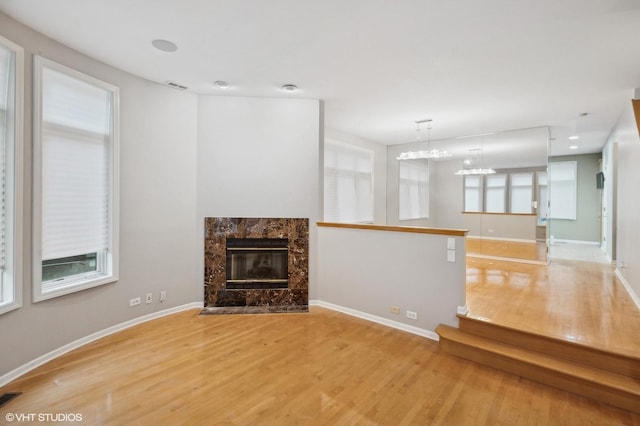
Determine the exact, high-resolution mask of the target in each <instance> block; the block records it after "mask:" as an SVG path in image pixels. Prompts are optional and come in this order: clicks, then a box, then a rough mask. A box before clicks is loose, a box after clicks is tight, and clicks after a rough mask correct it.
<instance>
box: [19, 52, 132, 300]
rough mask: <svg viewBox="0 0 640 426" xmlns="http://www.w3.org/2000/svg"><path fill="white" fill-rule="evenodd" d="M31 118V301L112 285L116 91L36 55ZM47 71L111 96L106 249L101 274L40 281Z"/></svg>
mask: <svg viewBox="0 0 640 426" xmlns="http://www.w3.org/2000/svg"><path fill="white" fill-rule="evenodd" d="M33 68H34V71H33V75H34V85H33V87H34V89H33V91H34V106H33V110H34V118H33V126H34V129H33V132H34V137H33V142H34V143H33V159H34V160H33V165H34V166H33V168H34V170H33V179H34V181H33V270H32V274H33V280H32V281H33V291H32V298H33V302H34V303H35V302H40V301H44V300H48V299H52V298H55V297H59V296H64V295H66V294H71V293H75V292H78V291H82V290H86V289H89V288H93V287H97V286H101V285H104V284H109V283H112V282H115V281H117V280H118V278H119V220H118V219H119V186H120V185H119V162H120V160H119V158H120V155H119V139H120V138H119V134H120V132H119V126H120V123H119V122H120V118H119V116H120V114H119V89H118V87H116V86H113V85H111V84H109V83H106V82H104V81H101V80H99V79H97V78H94V77H92V76H90V75H87V74H84V73H82V72H80V71H77V70H75V69H72V68H69V67H67V66H65V65H62V64H59V63H57V62H55V61H52V60H50V59H47V58H44V57H42V56H39V55H34V67H33ZM44 68H49V69H51V70H53V71H56V72H59V73H62V74H64V75H66V76H68V77H71V78H75V79H78V80H80V81H83V82H85V83H88V84H91V85H95V86H97V87H100V88H102V89H104V90H107V91H109V92H110V93H111V96H112V97H111V99H112V105H111V108H110V110H111V114H112V122H111V129H110V130H111V138H110V143H109V145H108V147H109V149H108V155H109V165H108V167H107V170H108V173H109V177H108V182H109V186H108V192H109V193H108V195H107V203H108V206H109V208H108V224H109V231H108V241H109V242H108V249H107V251H106V252H105V253H104V254H100V255H99V259H98V263H99V264H101V267H102V268H103V271H95V272H90V273H83V274H78V275H70V276H66V277H64V278H62V279H60V280H56V281H55V283H56V284H53V283H52V282H51V281H49V282H43V281H42V266H43V261H42V220H43V214H42V207H43V195H44V194H43V184H42V177H43V168H42V167H43V163H42V162H43V152H42V151H43V128H44V122H43V69H44Z"/></svg>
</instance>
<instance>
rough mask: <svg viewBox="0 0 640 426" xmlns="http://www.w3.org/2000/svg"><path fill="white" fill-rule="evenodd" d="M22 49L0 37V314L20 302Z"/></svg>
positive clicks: (18, 305) (15, 307) (19, 304)
mask: <svg viewBox="0 0 640 426" xmlns="http://www.w3.org/2000/svg"><path fill="white" fill-rule="evenodd" d="M23 64H24V51H23V49H22V48H21V47H20V46H18V45H16V44H14V43H12V42H11V41H9V40H7V39H5V38H3V37H0V185H1V186H2V189H1V192H0V314H2V313H5V312H9V311H11V310H14V309H17V308H19V307H20V306H22V282H21V277H22V261H21V259H22V256H20V253H21V251H22V238H21V236H22V233H21V229H22V127H23V125H22V96H23V95H22V93H23V81H22V75H23V66H24V65H23Z"/></svg>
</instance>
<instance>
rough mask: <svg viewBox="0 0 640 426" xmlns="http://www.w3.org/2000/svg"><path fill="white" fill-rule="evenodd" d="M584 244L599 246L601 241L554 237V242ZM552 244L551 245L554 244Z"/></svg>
mask: <svg viewBox="0 0 640 426" xmlns="http://www.w3.org/2000/svg"><path fill="white" fill-rule="evenodd" d="M557 243H560V244H584V245H588V246H599V245H600V241H583V240H562V239H559V238H554V239H553V244H557ZM553 244H551V245H553Z"/></svg>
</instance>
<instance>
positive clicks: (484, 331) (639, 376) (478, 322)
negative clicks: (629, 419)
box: [458, 315, 640, 381]
mask: <svg viewBox="0 0 640 426" xmlns="http://www.w3.org/2000/svg"><path fill="white" fill-rule="evenodd" d="M458 320H459V323H460V325H459V329H460V330H461V331H464V332H467V333H470V334H474V335H477V336H480V337H484V338H487V339H492V340H496V341H500V342H502V343H505V344H510V345H513V346H516V347H519V348H526V349H528V350H530V351H535V352H540V353H544V354H546V355H549V356H551V357H554V358H557V359H564V360H566V361H570V362H573V363H578V364H582V365H585V366H589V367H592V368H597V369H601V370H606V371H609V372H611V373H616V374H620V375H623V376H628V377H631V378H634V379H636V380H638V381H640V358H638V357H637V356H635V355H634V356H630V355H627V354H623V353H619V352H612V351H608V350H603V349H601V348H594V347H591V346H587V345H585V344H583V343H579V342H574V341H569V340H565V339H561V338H558V337H552V336H548V335H543V334H538V333H534V332H530V331H524V330H519V329H514V328H512V327H509V326H505V325H502V324H496V323H493V322H490V321H487V320H484V319H478V318H474V317H473V316H465V315H458Z"/></svg>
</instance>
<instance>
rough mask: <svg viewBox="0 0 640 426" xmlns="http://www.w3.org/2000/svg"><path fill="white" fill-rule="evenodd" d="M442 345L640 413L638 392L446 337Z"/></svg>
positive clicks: (452, 351)
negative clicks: (571, 374)
mask: <svg viewBox="0 0 640 426" xmlns="http://www.w3.org/2000/svg"><path fill="white" fill-rule="evenodd" d="M440 347H441V348H442V350H443V351H445V352H447V353H450V354H452V355H456V356H458V357H460V358H464V359H467V360H469V361H474V362H477V363H479V364H483V365H486V366H488V367H492V368H495V369H497V370H501V371H504V372H507V373H511V374H515V375H517V376H520V377H524V378H527V379H530V380H532V381H535V382H538V383H542V384H545V385H548V386H552V387H555V388H558V389H562V390H565V391H568V392H572V393H575V394H577V395H581V396H584V397H586V398H590V399H594V400H596V401H599V402H603V403H605V404H609V405H612V406H615V407H618V408H622V409H625V410H629V411H631V412H634V413H636V414H640V401H639V399H638V396H637V395H633V394H631V393H628V392H624V391H621V390H619V389H614V388H611V387H608V386H606V385H602V384H600V383H595V382H592V381H589V380H587V379H584V378H577V377H573V376H570V375H566V374H562V373H558V372H557V371H554V370H551V369H548V368H545V367H542V366H539V365H535V364H530V363H527V362H524V361H521V360H515V359H513V358H510V357H508V356H504V355H501V354H497V353H494V352H490V351H486V350H483V349H479V348H476V347H473V346H469V345H466V344H462V343H458V342H455V341H452V340H449V339H446V338H442V337H441V338H440Z"/></svg>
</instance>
